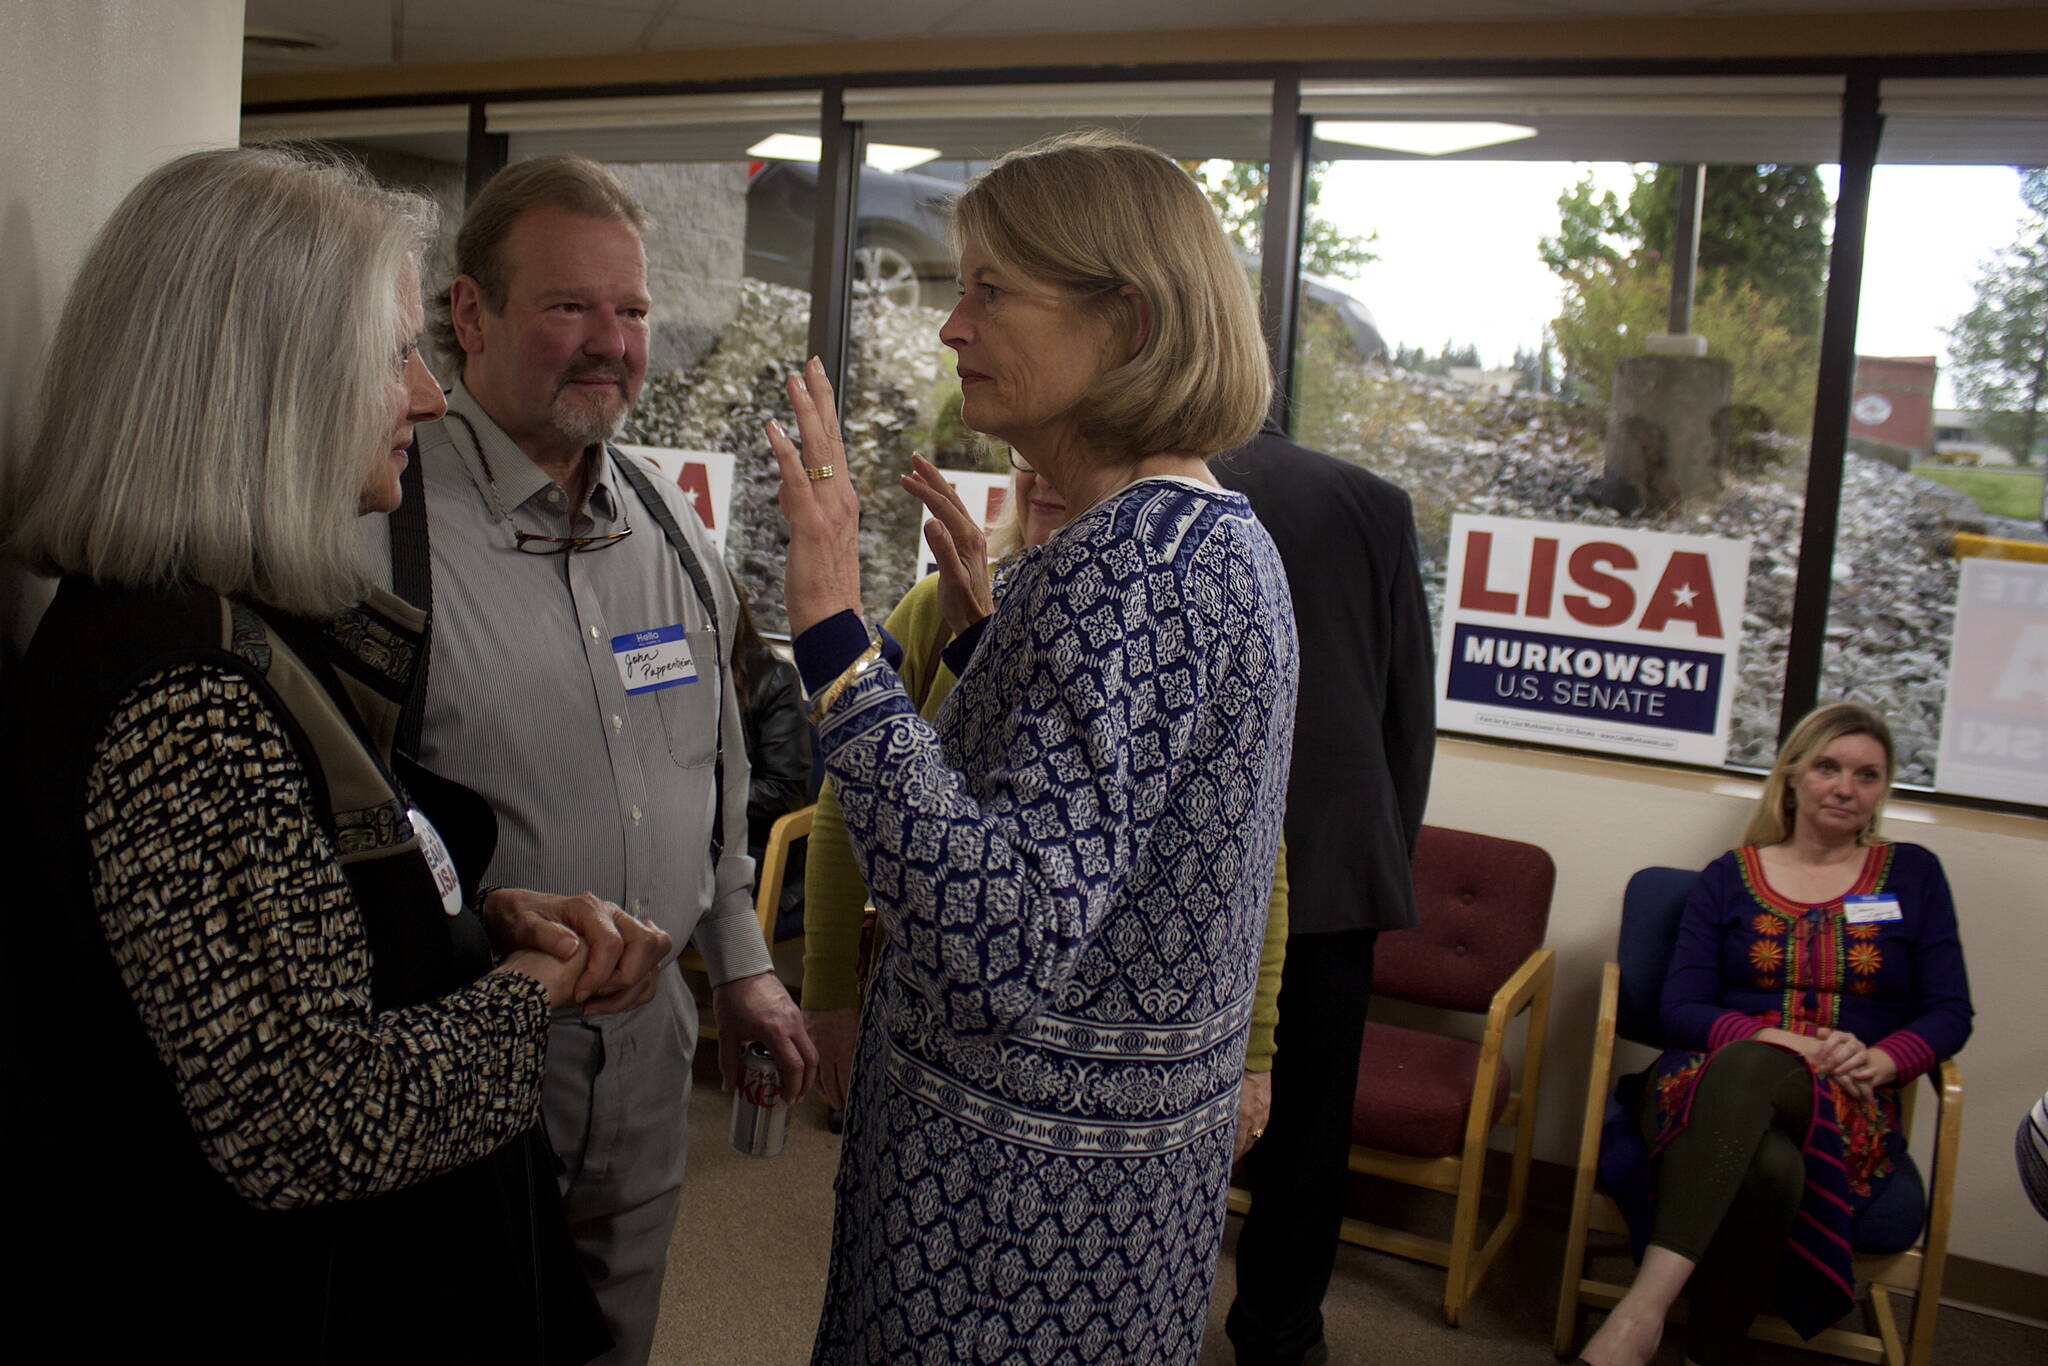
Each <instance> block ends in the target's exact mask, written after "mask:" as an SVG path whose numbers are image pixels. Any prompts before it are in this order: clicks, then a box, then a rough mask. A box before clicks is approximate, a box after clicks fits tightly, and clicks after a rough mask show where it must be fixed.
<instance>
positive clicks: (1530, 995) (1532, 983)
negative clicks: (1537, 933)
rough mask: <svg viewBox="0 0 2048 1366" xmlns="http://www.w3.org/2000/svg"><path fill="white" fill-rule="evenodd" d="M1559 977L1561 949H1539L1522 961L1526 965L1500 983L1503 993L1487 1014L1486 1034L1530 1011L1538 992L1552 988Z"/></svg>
mask: <svg viewBox="0 0 2048 1366" xmlns="http://www.w3.org/2000/svg"><path fill="white" fill-rule="evenodd" d="M1556 975H1557V950H1556V949H1549V948H1541V949H1537V950H1536V951H1535V952H1533V953H1531V954H1530V955H1529V956H1528V957H1527V958H1524V959H1523V960H1522V966H1520V967H1518V968H1516V969H1515V973H1514V976H1512V977H1510V978H1508V980H1507V981H1505V982H1502V983H1501V984H1500V990H1499V991H1496V992H1494V993H1493V1004H1492V1005H1491V1006H1489V1007H1488V1008H1487V1012H1486V1032H1487V1033H1488V1034H1492V1033H1493V1032H1494V1031H1495V1030H1497V1029H1503V1030H1504V1029H1506V1028H1507V1025H1508V1021H1509V1020H1512V1019H1513V1018H1514V1017H1515V1016H1517V1015H1519V1014H1521V1013H1522V1012H1523V1011H1524V1010H1527V1009H1528V1008H1529V1003H1530V1002H1531V1001H1533V1000H1535V999H1536V993H1537V992H1539V991H1541V990H1542V989H1543V988H1545V987H1547V986H1549V985H1550V982H1551V979H1552V978H1553V977H1555V976H1556Z"/></svg>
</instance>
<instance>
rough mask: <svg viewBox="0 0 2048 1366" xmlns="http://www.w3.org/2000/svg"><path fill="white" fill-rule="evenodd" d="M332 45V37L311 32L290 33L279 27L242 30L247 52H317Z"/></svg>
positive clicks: (243, 44) (243, 42)
mask: <svg viewBox="0 0 2048 1366" xmlns="http://www.w3.org/2000/svg"><path fill="white" fill-rule="evenodd" d="M333 46H334V40H333V39H332V38H322V37H320V36H318V35H317V34H312V33H292V32H289V31H288V30H285V29H281V28H250V29H243V30H242V48H243V50H244V51H247V52H274V53H294V52H318V51H320V50H321V49H323V48H330V47H333Z"/></svg>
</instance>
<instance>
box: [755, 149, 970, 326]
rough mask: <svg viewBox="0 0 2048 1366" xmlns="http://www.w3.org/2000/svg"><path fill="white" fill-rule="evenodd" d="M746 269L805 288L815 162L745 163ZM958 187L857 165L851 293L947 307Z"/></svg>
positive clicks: (891, 301)
mask: <svg viewBox="0 0 2048 1366" xmlns="http://www.w3.org/2000/svg"><path fill="white" fill-rule="evenodd" d="M747 175H748V180H747V244H746V251H747V266H746V270H747V274H748V275H751V276H752V277H754V278H755V279H757V280H766V281H768V282H769V283H770V284H777V285H788V286H791V287H792V288H795V289H809V288H810V287H811V248H812V234H813V232H814V231H815V225H816V222H817V207H816V206H817V197H818V167H817V163H815V162H809V161H755V162H751V163H749V164H748V167H747ZM959 188H960V187H959V186H958V185H956V184H954V183H953V182H951V181H947V180H940V179H938V178H936V177H933V176H924V175H918V174H916V173H915V172H910V171H882V170H877V169H876V168H874V167H872V166H863V167H862V168H861V173H860V202H859V204H858V205H857V206H856V208H857V212H858V215H859V217H858V219H857V220H856V222H855V224H854V232H853V283H854V289H855V290H856V292H860V293H864V294H869V295H872V296H873V297H874V298H877V299H879V300H881V301H882V302H884V303H887V304H891V305H894V306H896V307H899V308H908V307H910V306H912V305H915V304H923V305H924V306H925V307H927V308H943V309H950V308H951V307H952V306H953V298H954V284H953V250H952V248H951V247H950V246H949V245H948V244H947V240H946V220H947V217H948V213H949V208H948V206H949V205H950V204H951V202H952V198H953V196H954V194H956V193H957V192H958V191H959Z"/></svg>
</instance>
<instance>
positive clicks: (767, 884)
mask: <svg viewBox="0 0 2048 1366" xmlns="http://www.w3.org/2000/svg"><path fill="white" fill-rule="evenodd" d="M817 813H818V806H817V803H815V802H813V803H812V804H811V805H809V806H805V807H799V808H798V809H796V810H795V811H792V812H790V813H789V814H788V815H786V816H783V817H781V818H780V819H778V820H777V821H776V822H775V824H773V825H771V826H769V827H768V843H767V845H766V846H764V847H763V848H762V850H761V870H760V871H761V876H760V880H759V883H758V885H757V886H756V888H755V891H754V915H755V916H756V917H757V918H758V919H759V920H760V922H761V938H762V940H763V942H765V943H766V944H767V945H768V947H769V948H770V949H773V948H774V947H775V911H776V908H777V907H778V906H779V905H780V904H781V902H782V880H783V876H784V875H785V874H786V873H787V872H788V870H789V850H790V846H791V845H793V844H795V843H796V842H797V841H798V840H800V839H808V838H809V837H810V833H811V820H812V818H813V817H814V816H816V815H817ZM676 961H677V962H679V963H681V964H682V966H683V967H684V969H686V970H687V971H690V972H705V973H708V972H709V967H708V966H707V965H706V963H705V962H704V955H703V954H701V953H699V952H697V950H696V948H695V946H685V947H684V949H683V951H682V953H681V954H679V955H677V959H676ZM707 1013H708V1012H707ZM697 1035H698V1037H699V1038H703V1039H715V1038H717V1037H718V1022H717V1021H715V1020H711V1019H708V1018H707V1019H703V1020H700V1021H699V1022H698V1026H697Z"/></svg>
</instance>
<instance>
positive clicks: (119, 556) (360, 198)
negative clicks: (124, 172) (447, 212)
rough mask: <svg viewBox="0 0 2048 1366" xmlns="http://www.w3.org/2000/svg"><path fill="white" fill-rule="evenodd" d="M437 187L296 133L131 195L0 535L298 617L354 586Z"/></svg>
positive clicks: (64, 338) (43, 408) (92, 564)
mask: <svg viewBox="0 0 2048 1366" xmlns="http://www.w3.org/2000/svg"><path fill="white" fill-rule="evenodd" d="M433 214H434V208H433V205H432V204H431V203H430V202H429V201H426V200H424V199H420V198H418V197H417V196H413V195H407V194H401V193H397V192H394V191H391V190H387V189H384V188H381V187H379V186H378V185H377V184H376V183H375V182H373V181H372V180H370V178H369V177H368V175H367V174H366V173H364V172H363V171H362V170H361V169H360V168H358V167H356V166H353V165H350V164H347V163H344V162H341V161H339V160H336V159H334V158H333V157H331V156H325V157H323V156H320V155H318V154H315V153H311V152H308V151H306V150H303V149H298V148H290V149H287V148H278V147H252V148H236V149H228V150H222V151H209V152H196V153H193V154H192V155H190V156H185V157H180V158H178V159H177V160H175V161H172V162H169V163H168V164H166V165H164V166H162V167H160V168H158V169H157V170H156V171H154V172H152V173H151V174H150V175H149V176H147V177H146V178H145V179H144V180H143V181H142V183H141V184H139V185H137V186H136V187H135V189H134V190H132V191H130V192H129V194H128V196H127V198H125V199H124V200H122V202H121V204H120V207H118V208H117V209H115V211H114V214H113V216H112V217H111V218H110V219H109V220H108V221H107V224H106V226H105V227H104V228H102V229H101V230H100V233H99V236H98V237H97V238H96V239H95V241H94V242H93V245H92V248H91V250H90V251H88V252H87V254H86V257H85V261H84V263H83V264H82V265H81V267H80V268H79V272H78V277H77V279H76V281H75V282H74V283H73V285H72V287H71V291H70V294H69V296H68V298H67V299H66V301H65V305H64V313H63V317H62V319H61V320H60V322H59V325H58V328H57V331H56V334H55V337H54V339H53V341H52V342H51V345H50V347H49V350H48V352H47V356H46V360H45V364H44V368H43V373H42V379H41V387H40V393H39V395H38V406H37V412H36V419H35V425H34V428H33V431H34V436H33V438H32V440H31V441H30V442H29V444H28V447H27V449H26V450H25V451H24V452H23V459H22V460H21V461H20V462H19V463H18V465H17V472H16V476H15V478H14V479H13V480H12V488H11V489H10V493H9V498H8V500H7V504H8V506H7V510H6V511H5V512H4V513H0V541H4V544H5V546H6V548H7V551H8V552H9V553H10V554H12V555H13V556H15V557H16V558H18V559H20V560H22V561H24V562H26V563H28V564H30V565H31V566H33V567H35V568H37V569H39V570H41V571H42V572H44V573H54V574H79V575H84V576H87V577H89V578H91V579H93V580H95V581H97V582H100V583H105V584H114V585H122V586H128V587H138V588H140V587H163V586H169V585H171V584H174V583H178V582H188V583H197V584H200V585H203V586H205V587H208V588H211V589H213V590H215V591H216V592H220V593H223V594H234V595H242V596H246V597H249V598H252V599H254V600H256V601H258V602H262V603H266V604H269V605H271V606H275V607H278V608H281V609H283V610H285V611H289V612H295V613H299V614H302V615H307V616H321V615H326V614H329V613H332V612H334V611H337V610H339V609H341V608H343V607H346V606H347V605H348V604H349V603H350V602H352V601H354V600H355V599H357V598H359V597H361V596H362V593H363V591H364V588H365V584H366V581H365V578H364V575H363V569H362V561H361V552H360V548H359V545H358V540H357V533H356V528H355V519H356V516H357V512H358V500H359V498H360V497H361V493H362V489H363V485H364V481H365V478H366V477H367V476H368V474H369V473H370V471H371V467H372V466H371V463H370V462H371V458H372V452H375V453H376V454H375V459H376V460H379V461H381V460H383V459H386V458H387V457H386V455H385V454H384V452H383V451H382V450H380V449H379V447H380V444H382V443H381V441H380V438H382V437H385V436H387V435H388V429H389V425H390V423H391V403H392V397H393V394H394V392H395V387H396V386H397V385H399V384H400V383H402V377H401V375H400V370H399V366H400V355H399V348H400V347H401V346H402V345H403V343H404V342H405V341H407V340H409V338H401V337H400V336H399V329H400V327H401V325H402V323H401V311H400V309H401V305H400V299H399V290H400V289H401V288H402V287H403V282H404V281H405V280H406V279H407V278H408V274H407V273H408V271H409V270H412V269H414V268H415V262H416V259H417V258H416V252H417V250H418V248H419V246H420V244H421V242H422V241H423V240H424V235H425V233H426V232H427V230H428V229H429V227H430V225H431V224H432V221H433Z"/></svg>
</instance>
